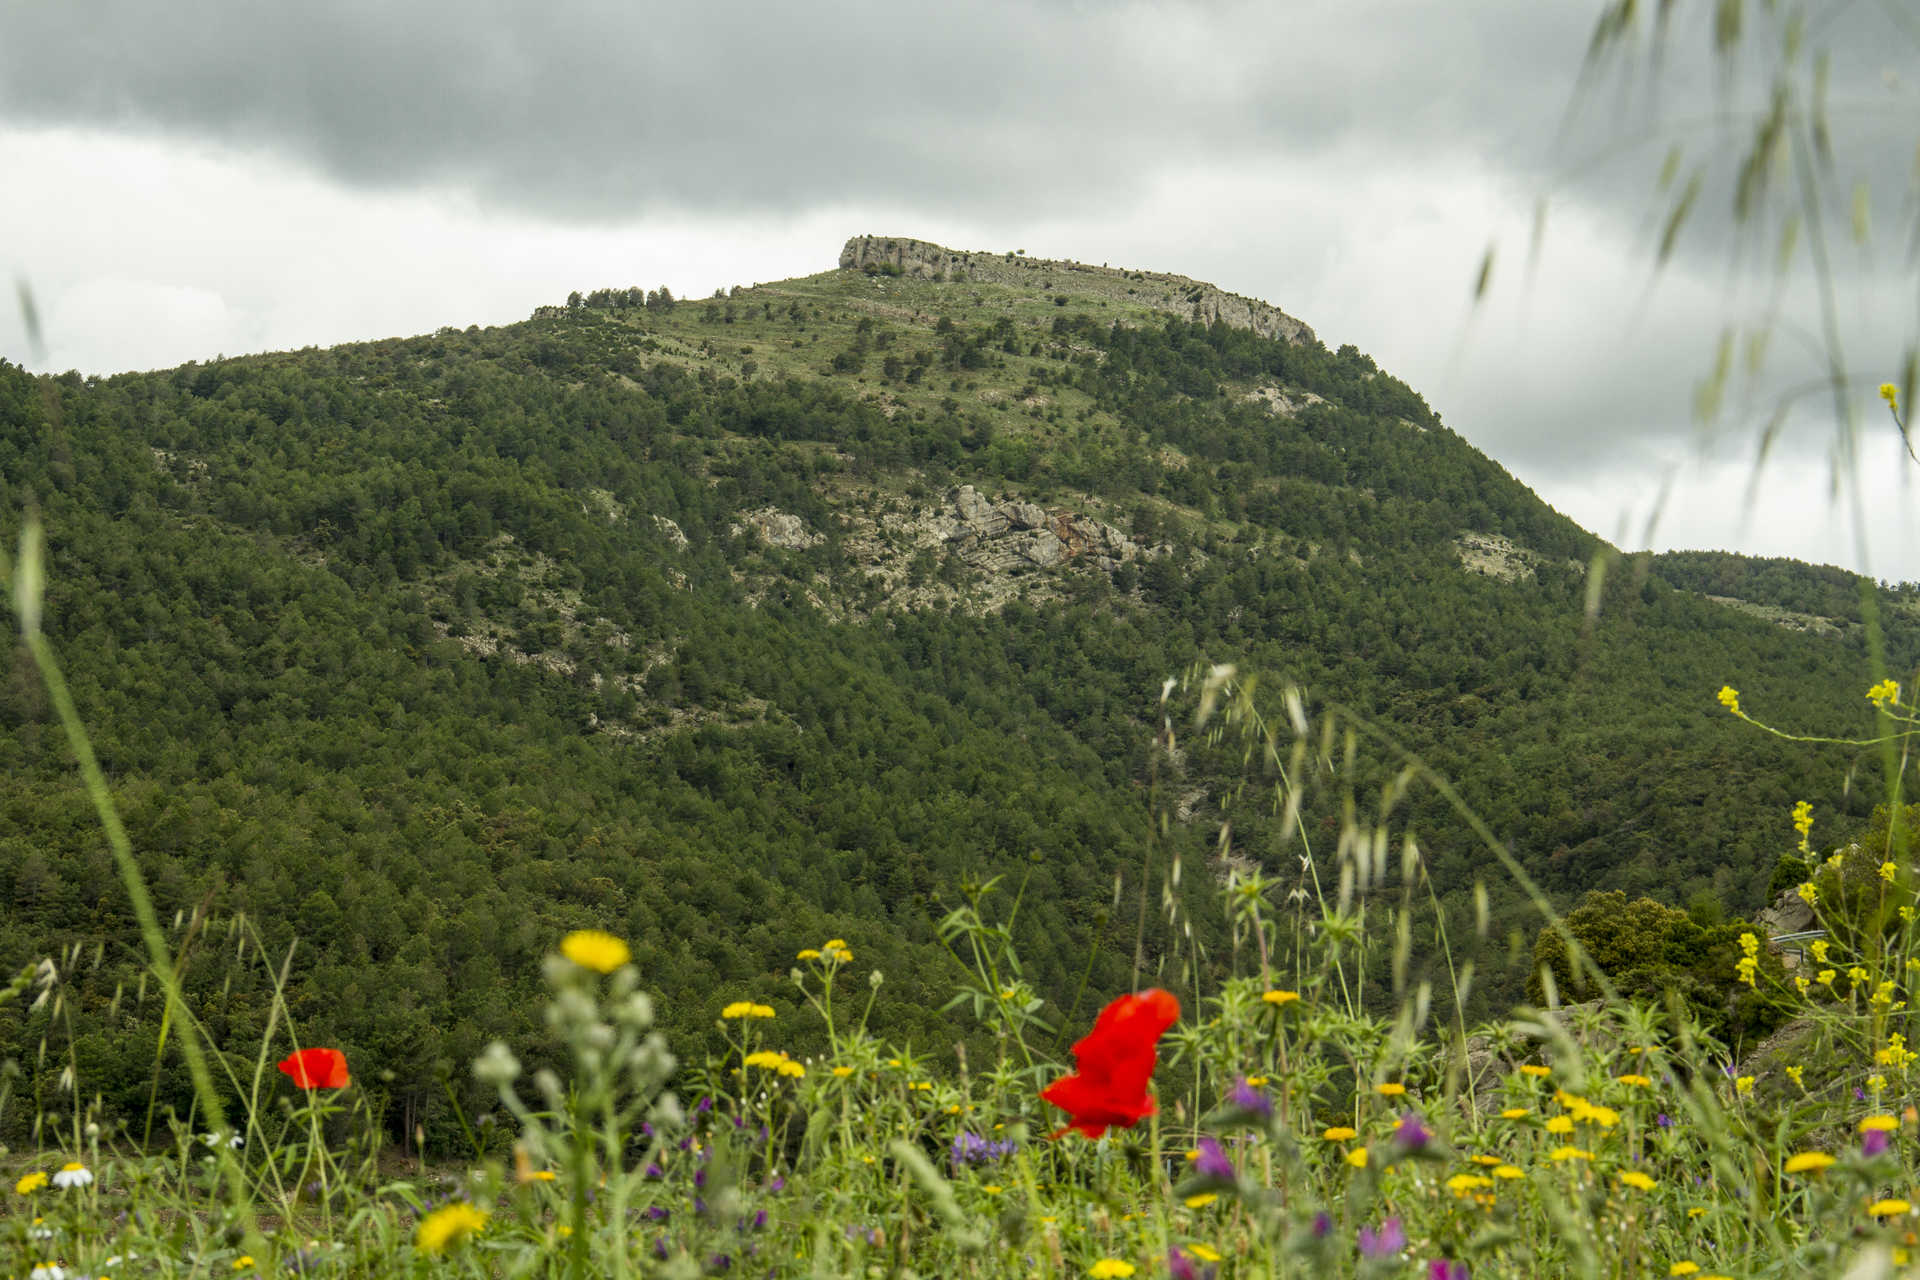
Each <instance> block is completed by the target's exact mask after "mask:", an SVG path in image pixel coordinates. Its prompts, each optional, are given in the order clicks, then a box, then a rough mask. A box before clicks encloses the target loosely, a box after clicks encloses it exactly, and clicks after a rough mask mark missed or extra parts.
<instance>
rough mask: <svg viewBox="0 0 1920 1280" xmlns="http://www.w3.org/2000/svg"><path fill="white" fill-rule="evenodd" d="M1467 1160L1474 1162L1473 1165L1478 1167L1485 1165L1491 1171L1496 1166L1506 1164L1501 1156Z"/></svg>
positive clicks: (1472, 1157)
mask: <svg viewBox="0 0 1920 1280" xmlns="http://www.w3.org/2000/svg"><path fill="white" fill-rule="evenodd" d="M1467 1159H1469V1160H1471V1161H1473V1163H1475V1164H1477V1165H1484V1166H1485V1167H1487V1168H1489V1169H1491V1168H1492V1167H1493V1166H1494V1165H1497V1164H1502V1163H1504V1162H1503V1161H1502V1160H1501V1159H1500V1157H1499V1156H1468V1157H1467Z"/></svg>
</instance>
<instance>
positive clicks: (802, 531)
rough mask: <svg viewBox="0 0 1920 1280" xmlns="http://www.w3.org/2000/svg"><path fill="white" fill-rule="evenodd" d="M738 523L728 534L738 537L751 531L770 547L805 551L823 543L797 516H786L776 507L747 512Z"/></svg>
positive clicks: (822, 539)
mask: <svg viewBox="0 0 1920 1280" xmlns="http://www.w3.org/2000/svg"><path fill="white" fill-rule="evenodd" d="M740 521H741V522H740V523H739V524H736V525H734V526H733V527H732V528H731V529H729V530H728V532H729V533H731V534H733V535H734V536H735V537H739V536H740V535H741V534H743V533H745V532H746V531H747V530H749V529H751V530H753V531H754V532H755V533H757V534H759V535H760V541H762V542H764V543H766V544H767V545H768V546H770V547H788V548H790V549H792V550H795V551H805V550H806V549H807V548H808V547H812V546H818V545H819V544H820V543H821V542H823V541H825V539H824V538H822V537H821V536H820V535H819V534H817V533H815V532H813V531H812V530H811V529H809V528H807V526H806V524H805V523H804V522H803V521H802V520H801V519H800V517H799V516H792V515H788V514H787V513H786V512H784V511H782V510H780V509H779V508H777V507H762V508H761V509H760V510H758V511H749V512H747V513H746V514H745V515H743V516H741V517H740Z"/></svg>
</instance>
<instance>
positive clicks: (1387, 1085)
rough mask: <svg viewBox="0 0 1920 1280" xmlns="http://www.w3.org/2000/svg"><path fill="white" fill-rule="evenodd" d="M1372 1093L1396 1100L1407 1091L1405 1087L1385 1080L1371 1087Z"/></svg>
mask: <svg viewBox="0 0 1920 1280" xmlns="http://www.w3.org/2000/svg"><path fill="white" fill-rule="evenodd" d="M1373 1091H1374V1092H1375V1093H1377V1094H1379V1095H1380V1096H1381V1097H1383V1098H1397V1097H1399V1096H1400V1095H1401V1094H1403V1093H1405V1092H1406V1091H1407V1086H1405V1085H1403V1084H1399V1083H1397V1082H1395V1081H1392V1080H1386V1081H1382V1082H1381V1083H1380V1084H1377V1085H1375V1086H1373Z"/></svg>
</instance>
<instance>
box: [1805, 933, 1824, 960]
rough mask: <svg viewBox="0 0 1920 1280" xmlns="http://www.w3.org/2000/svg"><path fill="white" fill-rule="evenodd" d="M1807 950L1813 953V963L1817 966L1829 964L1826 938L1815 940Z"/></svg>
mask: <svg viewBox="0 0 1920 1280" xmlns="http://www.w3.org/2000/svg"><path fill="white" fill-rule="evenodd" d="M1807 950H1808V951H1811V952H1812V953H1813V962H1814V963H1815V964H1825V963H1826V962H1827V940H1826V939H1825V938H1815V939H1814V940H1813V942H1812V943H1811V944H1810V945H1809V946H1808V947H1807Z"/></svg>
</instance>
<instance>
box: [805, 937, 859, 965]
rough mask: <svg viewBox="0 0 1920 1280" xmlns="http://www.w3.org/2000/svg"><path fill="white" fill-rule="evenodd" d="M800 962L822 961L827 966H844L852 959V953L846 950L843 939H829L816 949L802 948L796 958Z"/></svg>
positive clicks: (845, 942)
mask: <svg viewBox="0 0 1920 1280" xmlns="http://www.w3.org/2000/svg"><path fill="white" fill-rule="evenodd" d="M797 958H798V959H801V960H824V961H826V962H827V963H828V964H846V963H847V962H848V961H850V960H852V959H853V952H852V951H849V950H848V949H847V941H846V939H845V938H829V939H828V940H827V941H826V942H824V943H822V944H821V945H820V946H818V947H804V948H802V949H801V951H800V954H799V955H798V957H797Z"/></svg>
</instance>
